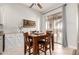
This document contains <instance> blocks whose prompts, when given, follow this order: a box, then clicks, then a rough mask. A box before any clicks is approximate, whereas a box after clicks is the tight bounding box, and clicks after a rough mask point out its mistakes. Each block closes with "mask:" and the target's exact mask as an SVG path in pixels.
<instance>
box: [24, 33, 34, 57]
mask: <svg viewBox="0 0 79 59" xmlns="http://www.w3.org/2000/svg"><path fill="white" fill-rule="evenodd" d="M32 46H33V41H32V39H30V38H29V36H28V32H26V33H24V55H25V54H26V53H27V52H28V53H29V55H30V54H32V51H31V49H32Z"/></svg>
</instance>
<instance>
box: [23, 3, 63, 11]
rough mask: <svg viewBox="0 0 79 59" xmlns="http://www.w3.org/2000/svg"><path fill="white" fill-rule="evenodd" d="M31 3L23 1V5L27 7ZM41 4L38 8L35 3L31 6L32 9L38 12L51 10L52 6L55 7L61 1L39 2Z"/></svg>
mask: <svg viewBox="0 0 79 59" xmlns="http://www.w3.org/2000/svg"><path fill="white" fill-rule="evenodd" d="M31 4H32V3H25V4H24V5H26V6H27V7H29V6H30V5H31ZM40 4H41V5H42V7H43V8H42V9H40V8H39V7H38V6H37V5H34V6H33V7H32V9H34V10H36V11H38V12H40V13H45V12H47V11H48V10H51V9H53V8H56V7H57V6H59V5H62V4H61V3H40Z"/></svg>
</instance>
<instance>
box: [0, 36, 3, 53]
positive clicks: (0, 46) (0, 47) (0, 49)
mask: <svg viewBox="0 0 79 59" xmlns="http://www.w3.org/2000/svg"><path fill="white" fill-rule="evenodd" d="M2 39H3V38H2V36H0V53H2V49H3V47H2V43H3V41H2Z"/></svg>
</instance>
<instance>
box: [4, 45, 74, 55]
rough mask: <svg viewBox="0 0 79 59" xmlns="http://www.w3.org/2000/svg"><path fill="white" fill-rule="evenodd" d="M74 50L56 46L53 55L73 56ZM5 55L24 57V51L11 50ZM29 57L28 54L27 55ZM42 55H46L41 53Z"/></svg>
mask: <svg viewBox="0 0 79 59" xmlns="http://www.w3.org/2000/svg"><path fill="white" fill-rule="evenodd" d="M72 52H73V49H71V48H63V47H62V45H59V44H55V49H54V51H53V52H52V55H72ZM3 55H23V49H16V50H14V49H10V50H9V51H5V52H4V53H3ZM26 55H28V54H26ZM41 55H44V54H43V53H41ZM47 55H50V54H49V51H47Z"/></svg>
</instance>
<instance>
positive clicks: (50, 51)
mask: <svg viewBox="0 0 79 59" xmlns="http://www.w3.org/2000/svg"><path fill="white" fill-rule="evenodd" d="M49 50H50V55H52V53H51V46H50V47H49Z"/></svg>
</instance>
